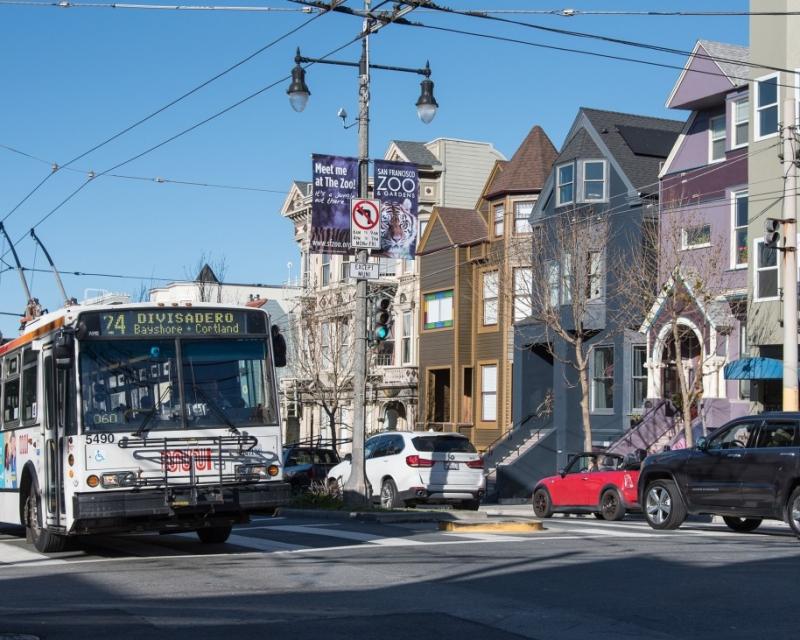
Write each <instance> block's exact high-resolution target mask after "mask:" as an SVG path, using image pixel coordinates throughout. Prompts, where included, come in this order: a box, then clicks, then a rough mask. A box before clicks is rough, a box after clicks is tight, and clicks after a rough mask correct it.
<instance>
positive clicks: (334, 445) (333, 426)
mask: <svg viewBox="0 0 800 640" xmlns="http://www.w3.org/2000/svg"><path fill="white" fill-rule="evenodd" d="M327 413H328V424H329V425H330V429H331V448H332V449H333V450H334V451H335V452H336V453H339V445H338V443H337V440H336V411H335V410H334V411H328V412H327Z"/></svg>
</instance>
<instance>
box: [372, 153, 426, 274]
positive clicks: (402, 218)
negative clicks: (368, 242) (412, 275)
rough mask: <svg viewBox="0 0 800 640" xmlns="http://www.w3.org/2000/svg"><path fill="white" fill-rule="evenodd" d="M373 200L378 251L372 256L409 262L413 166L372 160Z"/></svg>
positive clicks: (413, 231)
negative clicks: (378, 213)
mask: <svg viewBox="0 0 800 640" xmlns="http://www.w3.org/2000/svg"><path fill="white" fill-rule="evenodd" d="M374 178H375V198H376V199H378V200H380V202H381V250H380V252H375V251H373V253H372V255H379V256H383V257H386V258H401V259H403V260H413V259H414V255H415V254H416V251H417V229H418V226H419V225H418V224H417V204H418V202H419V175H418V174H417V165H415V164H409V163H407V162H389V161H388V160H375V173H374Z"/></svg>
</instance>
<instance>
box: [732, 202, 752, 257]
mask: <svg viewBox="0 0 800 640" xmlns="http://www.w3.org/2000/svg"><path fill="white" fill-rule="evenodd" d="M747 216H748V212H747V191H741V192H739V193H734V194H733V225H731V226H732V227H733V232H732V237H731V244H732V246H731V266H732V267H733V268H734V269H741V268H744V267H747Z"/></svg>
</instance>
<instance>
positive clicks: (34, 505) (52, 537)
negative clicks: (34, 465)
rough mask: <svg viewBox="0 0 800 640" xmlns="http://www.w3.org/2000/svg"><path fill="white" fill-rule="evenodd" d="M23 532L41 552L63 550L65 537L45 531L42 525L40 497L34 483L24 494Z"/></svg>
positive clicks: (65, 544) (65, 543)
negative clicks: (24, 528)
mask: <svg viewBox="0 0 800 640" xmlns="http://www.w3.org/2000/svg"><path fill="white" fill-rule="evenodd" d="M25 527H26V530H25V534H26V537H27V538H28V539H29V540H30V541H31V542H33V546H34V547H36V550H37V551H39V552H41V553H57V552H59V551H64V549H65V547H66V546H67V537H66V536H60V535H57V534H55V533H50V532H49V531H45V529H44V528H43V527H42V499H41V497H40V496H39V492H38V491H37V490H36V486H35V485H31V486H30V488H29V490H28V493H27V495H26V496H25Z"/></svg>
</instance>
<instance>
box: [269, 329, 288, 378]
mask: <svg viewBox="0 0 800 640" xmlns="http://www.w3.org/2000/svg"><path fill="white" fill-rule="evenodd" d="M272 358H273V360H275V366H276V367H285V366H286V340H285V339H284V337H283V336H282V335H281V332H280V329H279V328H278V325H276V324H273V325H272Z"/></svg>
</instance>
